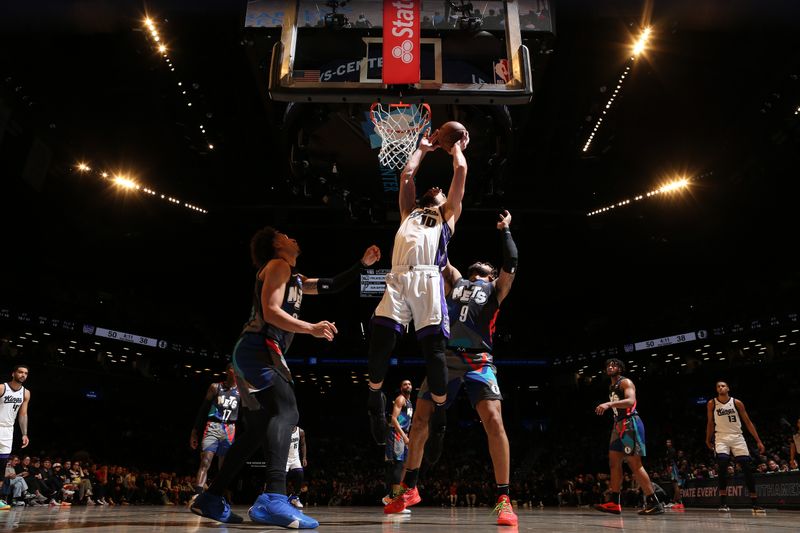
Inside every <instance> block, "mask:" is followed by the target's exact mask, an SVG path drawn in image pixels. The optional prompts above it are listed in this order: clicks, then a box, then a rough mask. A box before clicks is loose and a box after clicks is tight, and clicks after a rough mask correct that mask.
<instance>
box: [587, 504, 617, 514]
mask: <svg viewBox="0 0 800 533" xmlns="http://www.w3.org/2000/svg"><path fill="white" fill-rule="evenodd" d="M594 508H595V509H597V510H598V511H602V512H604V513H611V514H622V506H620V504H618V503H614V502H606V503H596V504H595V505H594Z"/></svg>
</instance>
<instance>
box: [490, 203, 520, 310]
mask: <svg viewBox="0 0 800 533" xmlns="http://www.w3.org/2000/svg"><path fill="white" fill-rule="evenodd" d="M499 216H500V219H499V220H498V221H497V229H498V230H500V231H501V234H500V237H501V239H502V242H503V267H502V268H501V269H500V275H499V276H498V277H497V281H496V282H495V285H494V286H495V287H496V288H497V303H498V305H499V304H502V303H503V300H505V298H506V296H508V292H509V291H510V290H511V284H512V283H514V278H515V277H516V275H517V261H518V259H519V254H518V252H517V244H516V243H515V242H514V238H513V237H512V236H511V213H509V212H508V211H503V212H502V213H500V215H499Z"/></svg>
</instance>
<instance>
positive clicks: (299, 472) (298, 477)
mask: <svg viewBox="0 0 800 533" xmlns="http://www.w3.org/2000/svg"><path fill="white" fill-rule="evenodd" d="M289 487H291V490H292V492H293V493H294V494H300V489H301V488H303V469H302V468H293V469H291V470H289V471H288V472H287V473H286V488H287V489H289Z"/></svg>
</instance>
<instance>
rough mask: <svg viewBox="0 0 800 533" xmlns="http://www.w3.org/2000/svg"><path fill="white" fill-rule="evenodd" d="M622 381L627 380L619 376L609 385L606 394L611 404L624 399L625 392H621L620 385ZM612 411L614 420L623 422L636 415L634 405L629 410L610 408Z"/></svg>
mask: <svg viewBox="0 0 800 533" xmlns="http://www.w3.org/2000/svg"><path fill="white" fill-rule="evenodd" d="M623 379H628V378H626V377H624V376H620V377H619V379H617V381H615V382H614V383H612V384H611V388H610V392H609V394H608V399H609V400H610V401H612V402H618V401H620V400H624V399H625V392H624V391H623V390H622V387H621V386H620V383H622V380H623ZM611 410H612V411H614V420H624V419H625V418H628V417H630V416H632V415H635V414H638V413H637V412H636V404H635V403H634V404H633V407H631V408H629V409H617V408H616V407H612V408H611Z"/></svg>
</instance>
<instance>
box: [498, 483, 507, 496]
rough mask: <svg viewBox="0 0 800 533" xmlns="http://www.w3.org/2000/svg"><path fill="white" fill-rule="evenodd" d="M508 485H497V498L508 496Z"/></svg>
mask: <svg viewBox="0 0 800 533" xmlns="http://www.w3.org/2000/svg"><path fill="white" fill-rule="evenodd" d="M508 490H509V487H508V483H506V484H504V485H501V484H500V483H498V484H497V497H498V498H499V497H500V496H508V494H509V492H508Z"/></svg>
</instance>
